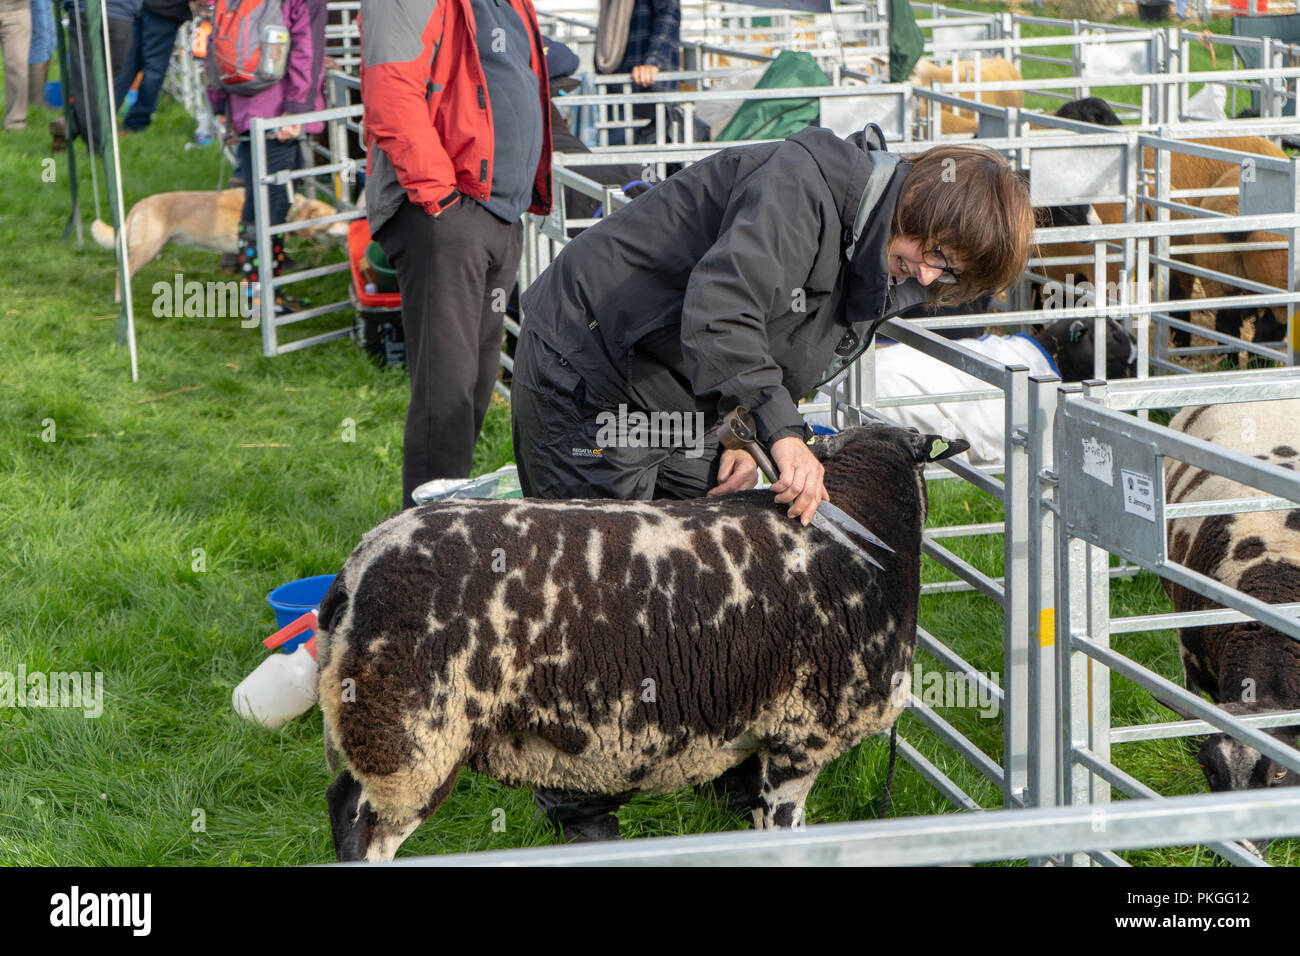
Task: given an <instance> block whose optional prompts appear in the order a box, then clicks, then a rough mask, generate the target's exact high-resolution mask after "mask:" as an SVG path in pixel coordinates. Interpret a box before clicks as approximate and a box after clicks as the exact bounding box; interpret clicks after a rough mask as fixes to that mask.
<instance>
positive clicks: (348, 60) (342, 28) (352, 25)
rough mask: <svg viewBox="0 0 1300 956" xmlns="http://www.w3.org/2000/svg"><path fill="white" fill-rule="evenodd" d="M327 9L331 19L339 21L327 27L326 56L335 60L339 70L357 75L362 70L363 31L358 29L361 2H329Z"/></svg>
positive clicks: (328, 24) (346, 0)
mask: <svg viewBox="0 0 1300 956" xmlns="http://www.w3.org/2000/svg"><path fill="white" fill-rule="evenodd" d="M325 7H326V10H327V11H328V12H329V15H330V17H331V18H334V17H337V18H338V21H339V22H338V23H327V24H326V26H325V55H326V56H328V57H330V58H331V59H332V60H334V62H335V64H336V66H337V68H338V69H340V70H343V71H344V72H346V73H357V72H358V71H359V70H360V68H361V31H360V30H359V29H358V27H357V17H358V14H360V12H361V3H360V0H329V2H328V3H327V4H325Z"/></svg>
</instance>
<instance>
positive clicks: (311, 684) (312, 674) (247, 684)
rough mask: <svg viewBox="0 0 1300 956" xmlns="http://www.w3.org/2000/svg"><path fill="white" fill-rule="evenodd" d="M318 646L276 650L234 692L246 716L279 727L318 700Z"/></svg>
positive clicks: (233, 700)
mask: <svg viewBox="0 0 1300 956" xmlns="http://www.w3.org/2000/svg"><path fill="white" fill-rule="evenodd" d="M314 651H315V647H314V646H308V645H307V644H303V645H302V646H300V647H299V648H298V649H297V650H296V651H294V652H293V653H292V654H272V655H271V656H270V657H268V658H267V659H266V660H264V661H262V663H261V664H259V665H257V668H256V670H254V671H253V672H252V673H251V674H249V675H248V676H247V677H245V678H244V679H243V680H242V681H241V682H240V684H239V686H238V687H236V688H235V690H234V693H233V694H231V701H232V702H233V703H234V705H235V710H236V711H237V712H238V713H239V715H240V716H241V717H243V718H244V719H245V720H249V721H252V722H253V723H255V724H261V725H262V726H264V727H269V728H270V729H271V730H278V729H280V728H281V727H283V726H284V725H285V724H287V723H288V722H289V721H291V720H293V719H294V718H295V717H297V716H299V715H300V714H304V713H306V712H307V711H308V710H310V709H311V706H312V705H313V704H314V703H316V691H317V686H318V685H319V683H320V675H319V674H318V673H317V669H316V657H315V655H314V653H313V652H314Z"/></svg>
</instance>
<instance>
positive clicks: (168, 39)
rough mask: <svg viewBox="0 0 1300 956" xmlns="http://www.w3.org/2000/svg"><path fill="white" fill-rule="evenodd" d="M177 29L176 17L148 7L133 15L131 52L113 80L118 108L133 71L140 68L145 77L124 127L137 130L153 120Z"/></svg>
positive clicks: (124, 97)
mask: <svg viewBox="0 0 1300 956" xmlns="http://www.w3.org/2000/svg"><path fill="white" fill-rule="evenodd" d="M180 28H181V24H180V21H179V20H168V19H167V18H166V17H160V16H158V15H157V14H156V13H151V12H150V11H148V10H141V11H140V15H139V16H138V17H136V18H135V32H134V36H133V39H132V43H131V52H130V53H128V54H127V55H126V62H125V63H123V64H122V70H121V72H120V73H118V74H117V79H116V80H114V81H113V98H114V99H115V100H116V101H117V107H118V109H121V108H122V103H123V102H124V101H125V100H126V94H127V91H128V90H130V89H131V83H132V81H133V80H134V79H135V75H136V73H139V72H141V71H143V72H144V79H142V80H141V81H140V95H139V97H138V98H137V99H136V101H135V105H134V106H132V107H131V111H130V112H129V113H127V114H126V119H125V120H123V122H122V128H123V129H127V130H130V131H131V132H133V133H138V132H140V131H142V130H144V129H147V128H148V126H149V123H150V122H151V121H152V120H153V113H154V110H156V109H157V108H158V96H159V94H160V93H162V87H163V80H165V79H166V78H167V67H168V66H169V65H170V63H171V59H172V48H173V47H174V46H176V31H177V30H179V29H180Z"/></svg>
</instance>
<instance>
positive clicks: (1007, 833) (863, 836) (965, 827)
mask: <svg viewBox="0 0 1300 956" xmlns="http://www.w3.org/2000/svg"><path fill="white" fill-rule="evenodd" d="M1287 789H1290V790H1291V791H1292V792H1291V793H1286V792H1284V791H1283V790H1280V789H1279V790H1267V791H1259V790H1255V791H1251V792H1249V793H1232V794H1217V795H1215V796H1193V797H1172V798H1170V799H1168V800H1153V799H1148V800H1142V799H1137V800H1128V801H1125V802H1123V803H1119V804H1115V805H1114V806H1113V807H1112V808H1111V809H1109V810H1108V812H1107V814H1106V818H1105V824H1106V826H1105V829H1104V830H1099V829H1098V826H1097V816H1096V814H1095V812H1094V809H1093V808H1091V807H1076V806H1071V807H1044V808H1041V809H1033V810H991V811H988V812H986V813H979V814H955V815H954V814H943V815H939V816H927V817H903V818H900V819H889V820H871V821H867V822H863V823H821V824H814V825H811V826H805V827H803V828H801V829H796V830H762V831H757V832H756V831H743V832H739V833H704V834H695V835H691V836H677V837H647V838H645V839H641V840H622V841H618V842H605V843H588V844H579V845H576V846H546V847H533V848H530V849H524V850H489V851H485V852H478V853H448V854H445V855H442V856H422V857H404V858H402V859H398V860H394V861H393V863H392V864H389V865H392V866H944V865H952V864H962V863H986V862H993V861H998V860H1017V859H1025V858H1029V859H1035V858H1044V857H1055V856H1065V855H1069V854H1073V853H1087V852H1092V853H1108V852H1109V850H1107V849H1106V848H1108V847H1116V848H1121V849H1128V848H1132V849H1139V848H1148V847H1162V846H1179V845H1182V844H1186V843H1196V842H1208V841H1213V840H1234V839H1241V838H1245V837H1247V836H1249V835H1253V836H1254V837H1257V838H1259V837H1271V836H1281V835H1285V834H1287V833H1289V832H1291V831H1292V830H1294V829H1295V820H1296V817H1297V813H1298V812H1300V791H1297V790H1296V789H1295V788H1287ZM330 865H331V866H373V865H374V864H370V863H341V864H339V863H336V864H330Z"/></svg>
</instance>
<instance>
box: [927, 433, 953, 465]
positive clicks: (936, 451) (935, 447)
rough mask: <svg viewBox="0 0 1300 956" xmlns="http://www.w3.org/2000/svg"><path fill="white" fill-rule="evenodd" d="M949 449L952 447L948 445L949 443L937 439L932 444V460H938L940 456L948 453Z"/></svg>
mask: <svg viewBox="0 0 1300 956" xmlns="http://www.w3.org/2000/svg"><path fill="white" fill-rule="evenodd" d="M949 447H950V446H949V445H948V443H947V442H946V441H944V440H943V439H942V438H936V439H935V440H934V441H933V442H932V443H931V444H930V460H931V461H934V460H935V459H936V458H938V457H939V456H940V455H942V454H943V453H944V452H946V451H947V450H948V448H949Z"/></svg>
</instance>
